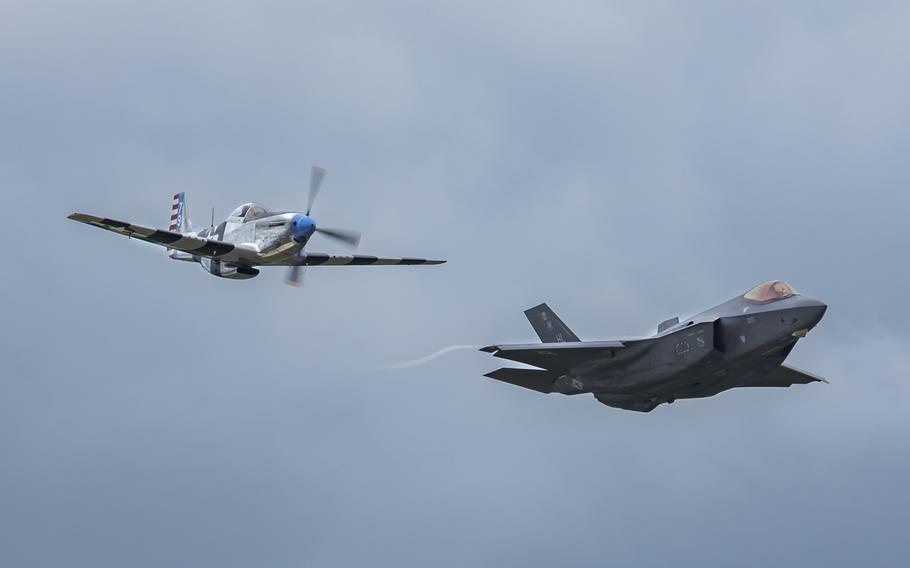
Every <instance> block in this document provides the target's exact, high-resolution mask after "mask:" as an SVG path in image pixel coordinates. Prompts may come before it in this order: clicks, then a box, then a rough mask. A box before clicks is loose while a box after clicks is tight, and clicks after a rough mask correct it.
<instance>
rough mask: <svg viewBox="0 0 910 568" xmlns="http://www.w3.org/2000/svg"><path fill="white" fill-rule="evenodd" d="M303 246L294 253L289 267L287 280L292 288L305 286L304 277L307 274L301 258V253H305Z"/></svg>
mask: <svg viewBox="0 0 910 568" xmlns="http://www.w3.org/2000/svg"><path fill="white" fill-rule="evenodd" d="M305 244H306V243H304V244H303V245H300V246H299V247H297V250H296V251H294V256H293V257H292V258H291V264H290V266H289V267H288V277H287V279H286V280H285V282H287V283H288V284H290V285H291V286H298V287H299V286H303V276H304V273H305V272H306V265H304V264H303V262H302V261H301V258H300V253H302V252H303V247H304V245H305Z"/></svg>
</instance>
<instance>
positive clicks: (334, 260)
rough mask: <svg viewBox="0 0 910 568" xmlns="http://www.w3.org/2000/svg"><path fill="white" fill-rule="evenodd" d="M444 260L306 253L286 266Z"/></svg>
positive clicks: (430, 262) (435, 261) (418, 262)
mask: <svg viewBox="0 0 910 568" xmlns="http://www.w3.org/2000/svg"><path fill="white" fill-rule="evenodd" d="M444 262H445V261H444V260H433V259H426V258H407V257H405V258H390V257H382V256H369V255H366V254H326V253H323V252H306V253H303V254H301V255H300V256H297V257H294V258H293V259H291V260H289V261H288V262H287V263H286V264H288V265H298V266H304V265H305V266H389V265H394V264H442V263H444Z"/></svg>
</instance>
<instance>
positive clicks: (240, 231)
mask: <svg viewBox="0 0 910 568" xmlns="http://www.w3.org/2000/svg"><path fill="white" fill-rule="evenodd" d="M323 177H325V170H323V169H322V168H320V167H318V166H314V167H313V172H312V175H311V176H310V196H309V201H308V203H307V208H306V213H298V212H296V211H270V210H268V209H267V208H265V207H264V206H262V205H261V204H259V203H245V204H243V205H241V206H240V207H238V208H237V209H235V210H234V211H233V212H231V214H230V215H228V217H227V219H225V220H224V221H223V222H221V223H220V224H218V225H217V226H216V225H215V223H214V214H213V219H212V226H211V227H206V228H204V229H194V228H193V227H192V225H191V223H190V220H189V214H188V212H187V206H186V196H185V195H184V193H183V192H181V193H177V194H175V195H174V201H173V203H172V204H171V211H170V216H171V219H170V220H171V222H170V226H169V227H168V230H166V231H165V230H162V229H154V228H152V227H145V226H142V225H136V224H133V223H126V222H124V221H117V220H116V219H109V218H106V217H96V216H94V215H88V214H85V213H73V214H72V215H70V216H69V218H70V219H72V220H73V221H79V222H80V223H86V224H88V225H92V226H95V227H100V228H102V229H107V230H108V231H113V232H115V233H119V234H121V235H126V236H128V237H131V238H134V239H139V240H142V241H146V242H149V243H154V244H156V245H161V246H164V247H167V254H168V256H169V257H170V258H171V259H173V260H183V261H187V262H194V263H195V262H198V263H199V264H201V265H202V268H204V269H205V270H206V271H207V272H209V273H210V274H213V275H215V276H219V277H221V278H230V279H232V280H248V279H250V278H253V277H255V276H257V275H258V274H259V269H258V268H256V267H257V266H288V267H290V268H289V269H288V277H287V282H288V284H292V285H294V286H299V285H301V283H302V281H303V270H304V269H305V268H306V267H307V266H379V265H392V264H405V265H414V264H442V263H443V262H445V261H444V260H432V259H430V260H428V259H425V258H408V257H405V258H383V257H376V256H369V255H363V254H326V253H321V252H304V250H303V249H304V247H305V246H306V244H307V242H309V240H310V237H312V236H313V235H314V234H315V233H319V234H321V235H323V236H325V237H328V238H330V239H333V240H335V241H338V242H341V243H343V244H346V245H348V246H351V247H353V248H356V247H357V245H358V244H359V243H360V233H358V232H357V231H348V230H345V229H329V228H326V227H322V226H321V225H319V226H317V225H316V221H315V220H313V218H312V217H311V216H310V212H311V211H312V210H313V202H314V201H315V200H316V195H317V194H318V193H319V187H320V186H321V185H322V179H323Z"/></svg>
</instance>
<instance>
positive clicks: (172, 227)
mask: <svg viewBox="0 0 910 568" xmlns="http://www.w3.org/2000/svg"><path fill="white" fill-rule="evenodd" d="M168 230H169V231H171V232H173V233H187V232H189V230H190V219H189V215H188V213H187V210H186V193H184V192H182V191H181V192H180V193H175V194H174V200H173V201H172V202H171V221H170V224H169V225H168ZM167 255H168V256H169V257H171V258H173V259H174V260H193V255H191V254H189V253H185V252H180V251H178V250H174V249H167Z"/></svg>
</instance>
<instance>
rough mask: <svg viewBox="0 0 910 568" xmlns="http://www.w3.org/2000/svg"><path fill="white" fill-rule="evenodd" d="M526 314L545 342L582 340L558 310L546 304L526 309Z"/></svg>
mask: <svg viewBox="0 0 910 568" xmlns="http://www.w3.org/2000/svg"><path fill="white" fill-rule="evenodd" d="M525 316H526V317H527V318H528V321H529V322H531V327H533V328H534V331H536V332H537V336H538V337H540V340H541V341H542V342H544V343H562V342H564V341H580V340H579V339H578V336H577V335H575V334H574V333H572V330H571V329H569V326H567V325H566V324H565V323H563V321H562V320H561V319H559V316H558V315H556V312H554V311H553V310H551V309H550V306H548V305H546V304H540V305H538V306H534V307H533V308H530V309H527V310H525Z"/></svg>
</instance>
